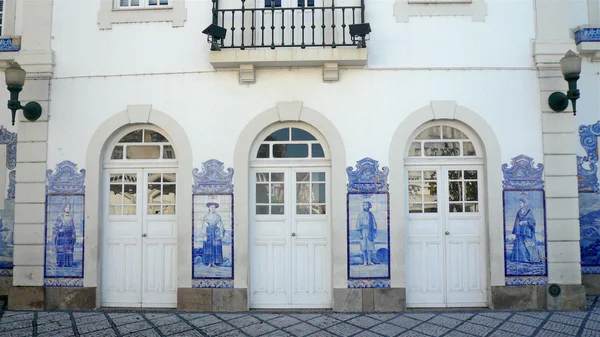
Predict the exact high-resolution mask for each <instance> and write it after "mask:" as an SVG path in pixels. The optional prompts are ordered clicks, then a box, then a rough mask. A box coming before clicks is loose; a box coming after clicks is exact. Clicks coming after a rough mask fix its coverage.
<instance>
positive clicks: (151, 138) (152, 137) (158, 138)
mask: <svg viewBox="0 0 600 337" xmlns="http://www.w3.org/2000/svg"><path fill="white" fill-rule="evenodd" d="M144 142H146V143H168V142H169V141H168V140H167V138H165V136H163V135H161V134H160V133H158V132H156V131H152V130H144Z"/></svg>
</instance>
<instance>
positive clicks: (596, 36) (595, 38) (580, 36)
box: [574, 28, 600, 44]
mask: <svg viewBox="0 0 600 337" xmlns="http://www.w3.org/2000/svg"><path fill="white" fill-rule="evenodd" d="M574 35H575V44H580V43H582V42H600V28H579V29H578V30H576V31H575V33H574Z"/></svg>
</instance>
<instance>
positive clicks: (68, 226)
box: [44, 160, 85, 287]
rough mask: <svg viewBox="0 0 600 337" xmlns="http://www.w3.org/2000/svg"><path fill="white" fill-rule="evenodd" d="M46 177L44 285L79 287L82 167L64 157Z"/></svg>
mask: <svg viewBox="0 0 600 337" xmlns="http://www.w3.org/2000/svg"><path fill="white" fill-rule="evenodd" d="M46 179H47V186H46V227H45V235H44V237H45V253H44V285H47V286H52V287H83V270H84V268H83V267H84V248H85V246H84V231H85V209H84V205H85V195H84V193H85V185H84V182H85V170H84V169H82V170H80V171H79V173H78V172H77V165H76V164H74V163H72V162H70V161H68V160H67V161H63V162H62V163H59V164H57V165H56V172H55V173H53V172H52V170H48V171H47V172H46Z"/></svg>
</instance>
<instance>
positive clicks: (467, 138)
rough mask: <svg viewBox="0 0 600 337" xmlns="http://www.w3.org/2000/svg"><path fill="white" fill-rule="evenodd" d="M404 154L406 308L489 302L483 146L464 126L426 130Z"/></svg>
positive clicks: (442, 125)
mask: <svg viewBox="0 0 600 337" xmlns="http://www.w3.org/2000/svg"><path fill="white" fill-rule="evenodd" d="M404 155H405V159H404V167H405V177H406V178H405V179H406V181H405V183H406V187H407V188H406V192H405V193H406V194H405V200H406V209H407V219H408V222H407V225H406V227H405V231H406V287H407V289H406V297H407V298H406V304H407V307H485V306H487V289H488V286H487V282H488V276H487V274H488V272H487V270H488V267H487V266H488V248H487V244H486V237H487V232H486V216H485V210H486V205H485V202H486V198H485V197H484V196H485V195H486V192H485V183H484V182H485V180H484V173H485V170H484V160H485V157H484V149H483V147H482V145H481V142H480V141H479V139H478V137H477V135H476V134H475V133H474V132H472V131H471V130H470V129H469V128H467V127H465V126H464V125H462V124H461V123H457V122H454V121H436V122H431V123H426V124H425V125H422V126H421V127H419V128H418V129H417V130H416V131H415V132H414V133H413V135H412V137H411V138H410V141H409V144H408V146H407V147H406V153H405V154H404Z"/></svg>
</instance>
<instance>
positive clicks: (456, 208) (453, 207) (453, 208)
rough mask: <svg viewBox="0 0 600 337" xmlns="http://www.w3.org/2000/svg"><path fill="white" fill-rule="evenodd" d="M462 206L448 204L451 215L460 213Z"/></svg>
mask: <svg viewBox="0 0 600 337" xmlns="http://www.w3.org/2000/svg"><path fill="white" fill-rule="evenodd" d="M462 211H463V210H462V204H453V203H451V204H450V212H452V213H457V212H462Z"/></svg>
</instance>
